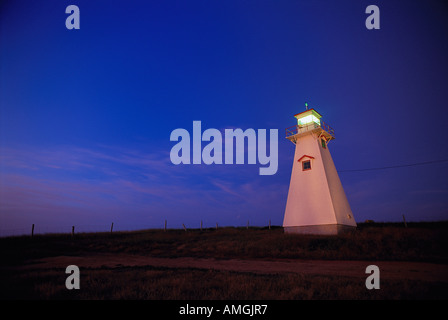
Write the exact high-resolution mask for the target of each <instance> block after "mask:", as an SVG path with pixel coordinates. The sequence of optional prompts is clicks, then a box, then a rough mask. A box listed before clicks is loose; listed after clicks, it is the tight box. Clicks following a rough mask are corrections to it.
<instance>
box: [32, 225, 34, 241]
mask: <svg viewBox="0 0 448 320" xmlns="http://www.w3.org/2000/svg"><path fill="white" fill-rule="evenodd" d="M33 237H34V223H33V226H32V227H31V239H33Z"/></svg>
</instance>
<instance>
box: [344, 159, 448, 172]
mask: <svg viewBox="0 0 448 320" xmlns="http://www.w3.org/2000/svg"><path fill="white" fill-rule="evenodd" d="M442 162H448V159H444V160H434V161H425V162H417V163H410V164H402V165H397V166H387V167H378V168H366V169H352V170H340V171H338V172H356V171H373V170H384V169H393V168H404V167H415V166H423V165H427V164H433V163H442Z"/></svg>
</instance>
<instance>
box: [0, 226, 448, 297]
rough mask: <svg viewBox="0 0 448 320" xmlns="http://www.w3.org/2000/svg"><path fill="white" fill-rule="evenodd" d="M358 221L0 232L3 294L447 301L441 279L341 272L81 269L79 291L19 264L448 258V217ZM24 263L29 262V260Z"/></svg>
mask: <svg viewBox="0 0 448 320" xmlns="http://www.w3.org/2000/svg"><path fill="white" fill-rule="evenodd" d="M408 226H409V227H408V228H404V227H403V226H402V225H401V224H386V225H385V224H373V225H372V224H366V225H360V227H359V229H358V230H357V231H356V232H354V233H351V234H345V235H340V236H310V235H285V234H284V233H283V231H282V229H281V228H274V229H272V230H268V229H260V228H249V230H246V229H245V228H222V229H219V230H212V229H210V230H205V231H203V232H201V231H199V230H189V231H188V232H184V231H183V230H169V231H167V232H163V231H161V230H143V231H138V232H117V233H113V234H109V233H95V234H77V235H76V236H75V239H71V237H70V236H68V235H43V236H35V237H34V239H30V238H29V237H10V238H2V239H0V254H1V256H2V260H1V263H0V271H1V273H0V284H1V290H0V298H2V299H167V300H172V299H218V300H219V299H225V300H228V299H230V300H240V299H285V300H288V299H447V298H448V294H447V292H448V291H447V290H446V289H447V287H446V283H439V282H425V283H422V282H418V281H411V280H404V281H403V280H392V279H384V280H382V282H381V290H366V288H365V285H364V281H359V279H355V278H345V277H342V276H340V277H339V276H337V277H330V276H318V275H315V276H304V275H301V274H271V275H266V274H253V273H245V272H230V271H217V270H207V269H192V268H156V267H149V266H146V267H117V268H105V267H101V268H90V269H83V273H82V282H81V290H71V291H69V290H67V289H66V288H65V285H64V283H65V279H66V276H67V275H66V274H65V272H64V270H59V269H50V270H39V269H32V268H31V269H30V270H31V271H30V272H27V273H24V272H21V271H20V266H22V265H24V264H26V263H27V261H29V260H30V259H36V258H43V257H50V256H58V255H83V254H87V253H106V252H107V253H114V252H116V253H134V254H139V255H150V256H157V257H182V256H188V257H201V258H217V259H281V258H288V259H334V260H401V261H427V262H437V263H445V264H446V263H447V262H448V250H447V248H448V232H447V231H448V223H446V222H442V223H420V224H410V223H409V224H408ZM28 267H29V265H28Z"/></svg>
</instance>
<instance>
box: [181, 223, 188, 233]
mask: <svg viewBox="0 0 448 320" xmlns="http://www.w3.org/2000/svg"><path fill="white" fill-rule="evenodd" d="M182 226H183V227H184V230H185V232H187V227H186V226H185V225H184V224H183V223H182Z"/></svg>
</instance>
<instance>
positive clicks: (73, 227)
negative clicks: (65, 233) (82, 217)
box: [72, 226, 75, 238]
mask: <svg viewBox="0 0 448 320" xmlns="http://www.w3.org/2000/svg"><path fill="white" fill-rule="evenodd" d="M74 236H75V226H72V238H73V237H74Z"/></svg>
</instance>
